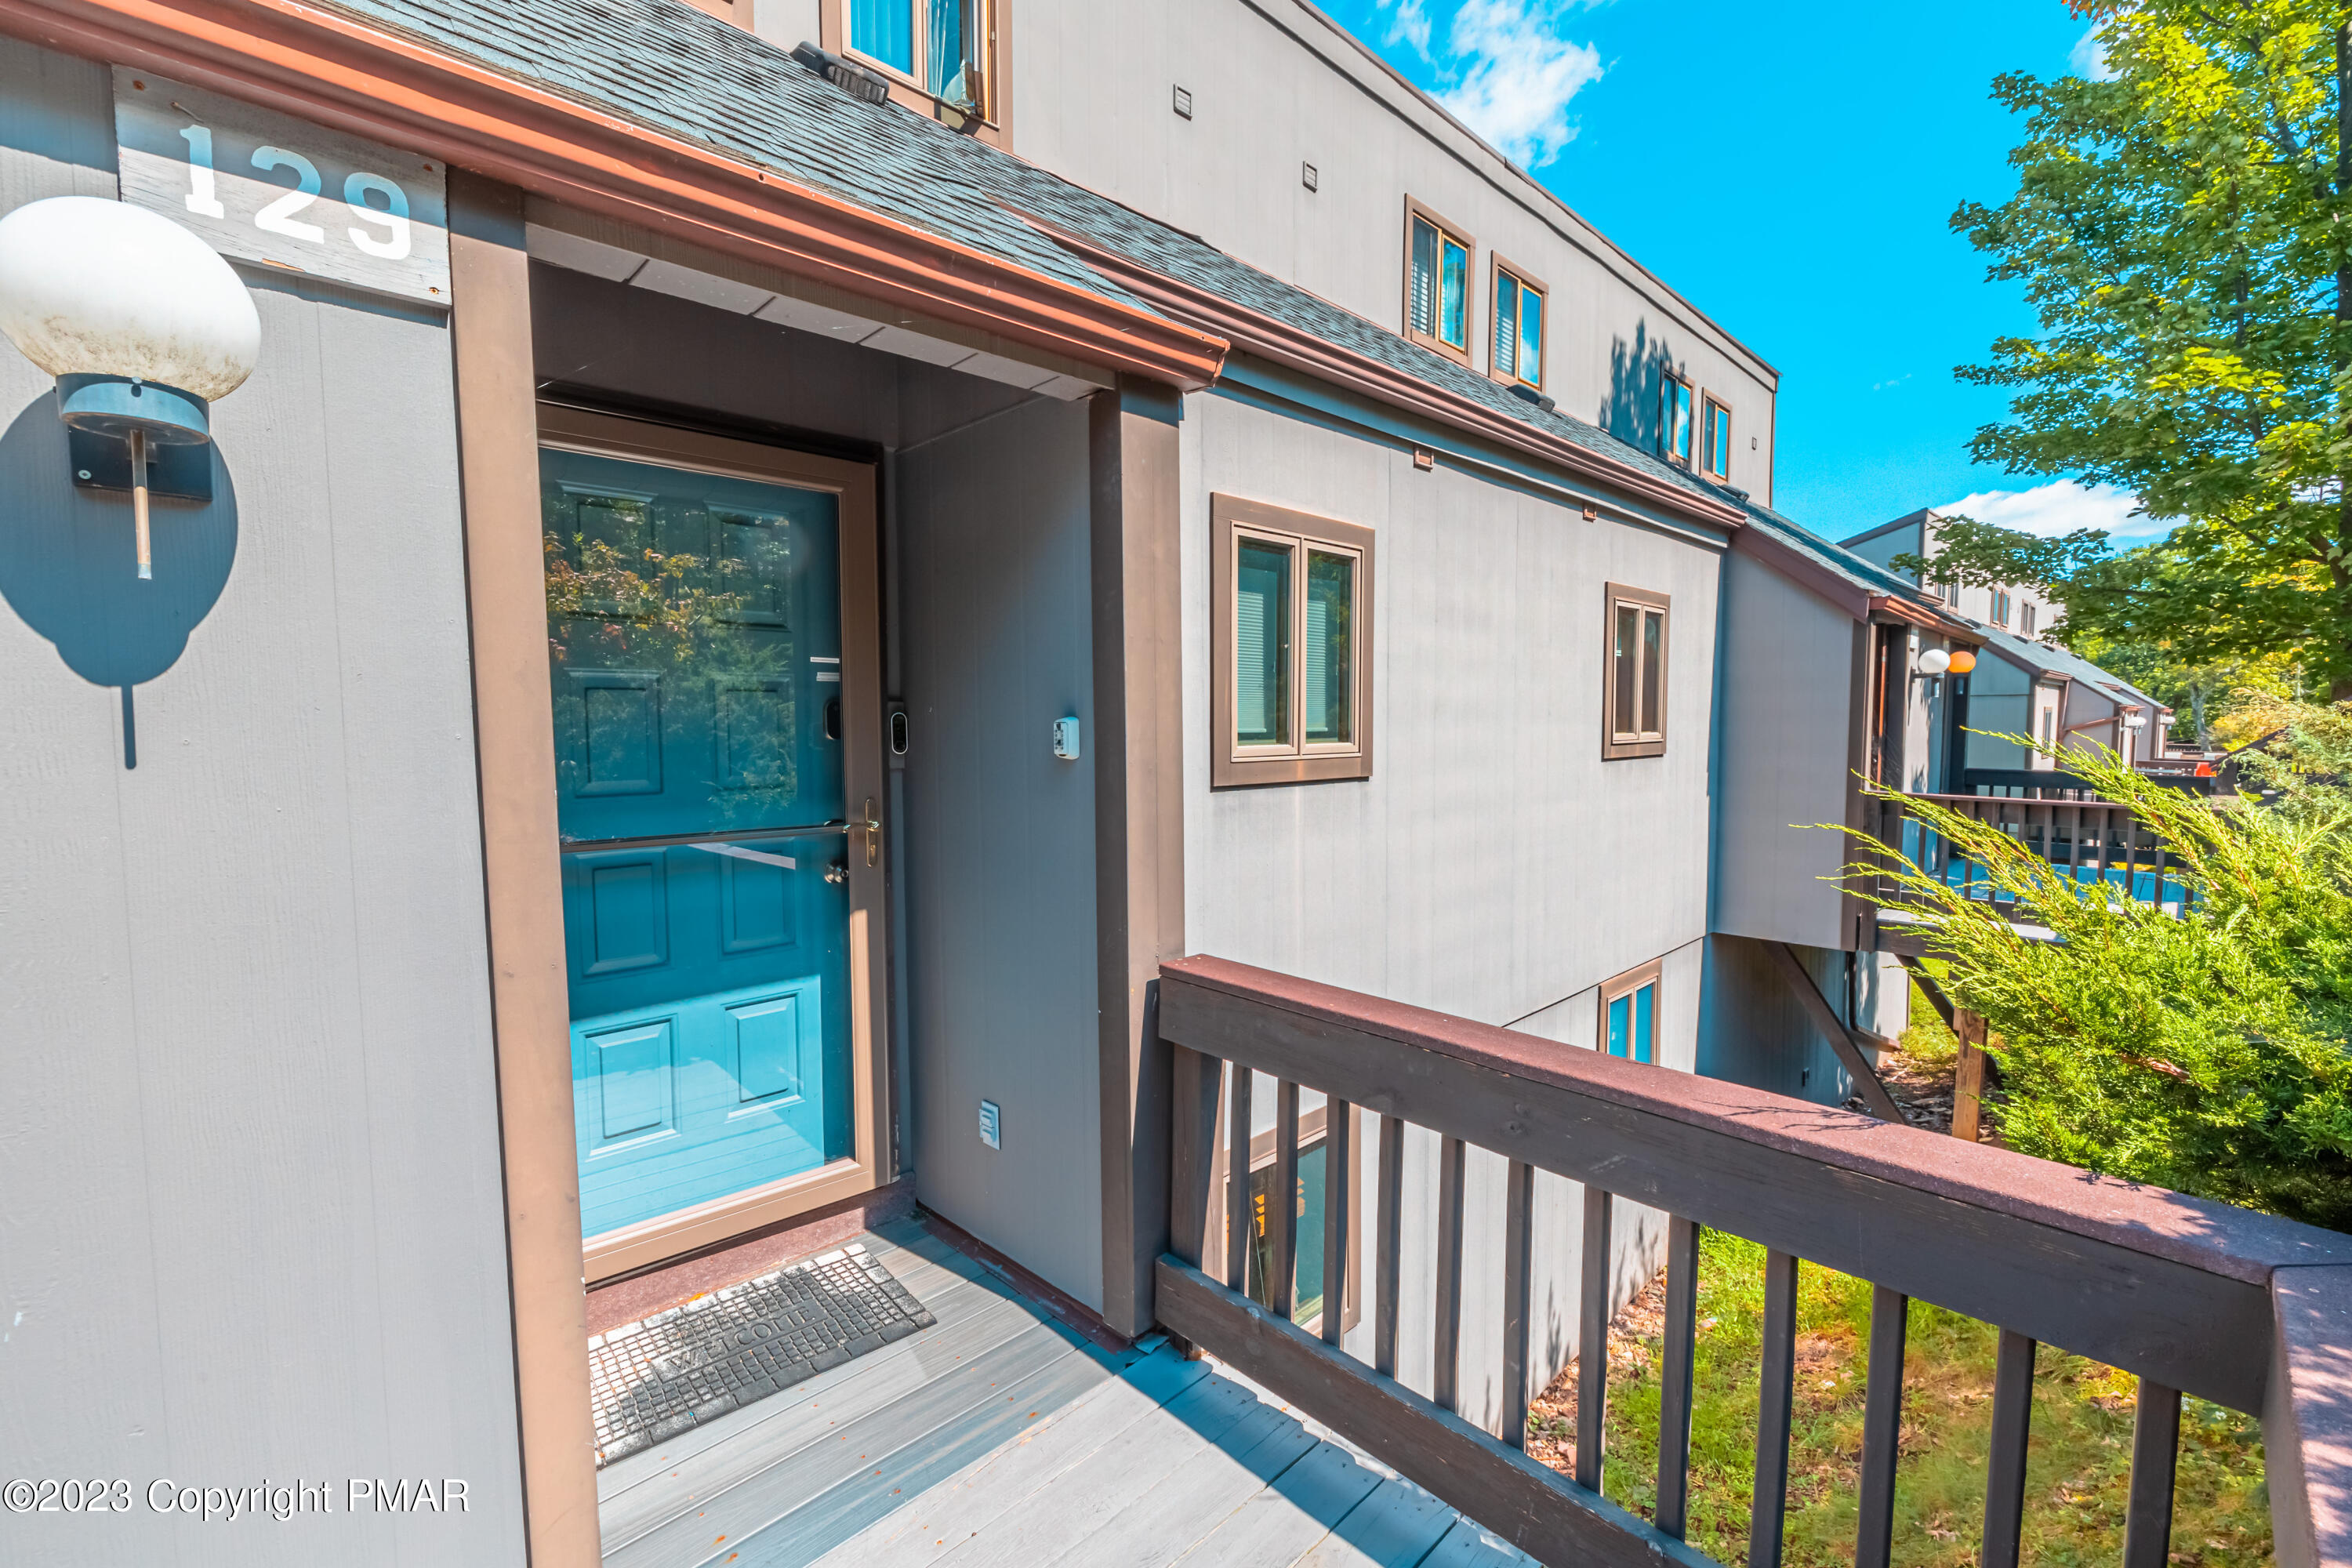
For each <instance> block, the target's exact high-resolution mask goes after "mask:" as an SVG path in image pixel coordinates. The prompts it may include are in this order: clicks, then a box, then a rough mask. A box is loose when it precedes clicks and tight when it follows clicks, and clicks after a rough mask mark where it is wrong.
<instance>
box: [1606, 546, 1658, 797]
mask: <svg viewBox="0 0 2352 1568" xmlns="http://www.w3.org/2000/svg"><path fill="white" fill-rule="evenodd" d="M1669 608H1670V605H1669V601H1668V600H1667V598H1666V595H1664V594H1653V593H1650V592H1649V591H1647V590H1646V589H1642V588H1628V587H1624V586H1622V584H1616V583H1612V584H1609V623H1608V637H1609V656H1608V658H1605V659H1603V660H1602V661H1601V664H1602V669H1603V678H1604V679H1605V681H1606V689H1604V690H1603V691H1602V693H1601V712H1602V714H1603V720H1602V729H1601V755H1602V756H1603V757H1656V756H1663V755H1664V754H1665V750H1666V633H1667V626H1666V616H1667V612H1668V610H1669Z"/></svg>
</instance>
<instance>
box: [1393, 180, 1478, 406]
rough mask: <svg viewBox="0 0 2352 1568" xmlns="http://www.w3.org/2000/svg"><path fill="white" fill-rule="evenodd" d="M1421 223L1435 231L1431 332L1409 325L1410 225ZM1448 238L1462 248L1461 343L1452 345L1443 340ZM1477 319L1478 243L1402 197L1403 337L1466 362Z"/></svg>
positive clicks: (1456, 226) (1464, 231)
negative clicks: (1434, 275) (1435, 270)
mask: <svg viewBox="0 0 2352 1568" xmlns="http://www.w3.org/2000/svg"><path fill="white" fill-rule="evenodd" d="M1415 223H1425V224H1427V225H1428V226H1430V227H1432V228H1433V229H1435V230H1436V231H1437V234H1438V247H1437V292H1436V295H1435V297H1434V302H1433V306H1432V308H1431V311H1430V319H1431V322H1432V324H1433V326H1434V327H1435V329H1436V330H1435V331H1431V332H1423V331H1418V330H1417V329H1415V328H1414V326H1413V324H1412V226H1413V225H1414V224H1415ZM1449 239H1450V240H1452V241H1453V242H1454V244H1456V245H1458V246H1460V247H1462V250H1463V263H1462V342H1461V343H1460V344H1459V345H1458V346H1457V345H1456V344H1454V343H1451V342H1447V341H1446V339H1445V243H1444V242H1445V241H1446V240H1449ZM1477 321H1478V242H1477V240H1475V239H1474V238H1473V237H1471V235H1470V231H1469V230H1468V229H1466V228H1464V227H1463V226H1461V225H1460V224H1457V223H1452V222H1449V221H1447V220H1446V219H1445V218H1444V217H1441V216H1438V214H1437V213H1436V212H1434V211H1433V210H1432V209H1431V207H1430V206H1429V205H1428V204H1427V203H1425V202H1420V201H1416V200H1414V199H1413V198H1412V197H1411V196H1407V197H1406V198H1405V199H1404V316H1403V321H1402V324H1403V327H1404V336H1405V338H1406V340H1407V341H1408V342H1416V343H1419V344H1420V345H1421V346H1422V347H1423V348H1425V349H1431V350H1433V351H1435V352H1436V353H1442V354H1444V356H1445V357H1446V358H1448V359H1450V360H1453V361H1454V362H1455V363H1459V364H1468V363H1471V361H1470V345H1471V342H1472V340H1473V339H1474V338H1475V336H1476V335H1477Z"/></svg>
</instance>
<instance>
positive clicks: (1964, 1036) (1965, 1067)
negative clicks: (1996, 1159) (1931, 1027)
mask: <svg viewBox="0 0 2352 1568" xmlns="http://www.w3.org/2000/svg"><path fill="white" fill-rule="evenodd" d="M1952 1033H1953V1034H1954V1035H1956V1036H1958V1037H1959V1042H1960V1053H1959V1056H1958V1058H1957V1059H1955V1060H1954V1062H1953V1063H1952V1136H1953V1137H1955V1138H1964V1139H1966V1140H1967V1141H1968V1142H1971V1143H1979V1142H1983V1141H1984V1083H1985V1054H1984V1044H1985V1021H1984V1016H1983V1015H1981V1014H1979V1013H1971V1012H1969V1010H1968V1009H1967V1008H1965V1007H1957V1008H1954V1009H1953V1011H1952Z"/></svg>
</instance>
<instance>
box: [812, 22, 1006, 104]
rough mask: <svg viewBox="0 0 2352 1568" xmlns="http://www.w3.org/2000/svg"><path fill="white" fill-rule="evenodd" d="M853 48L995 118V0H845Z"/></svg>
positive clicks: (919, 84)
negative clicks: (991, 74)
mask: <svg viewBox="0 0 2352 1568" xmlns="http://www.w3.org/2000/svg"><path fill="white" fill-rule="evenodd" d="M846 3H847V7H848V17H847V21H848V43H849V47H850V49H851V51H852V52H854V53H856V54H857V55H859V56H862V57H863V58H866V59H868V60H871V61H873V62H874V63H875V64H876V65H878V66H885V67H887V68H889V69H890V70H891V71H893V72H895V73H897V74H898V76H901V77H904V78H905V79H907V80H908V81H909V82H911V83H913V84H914V85H915V86H917V87H919V88H921V89H923V90H924V91H925V92H928V93H929V94H930V95H931V96H932V97H933V98H937V99H940V100H943V101H945V102H948V103H951V104H954V105H956V106H958V107H959V108H961V109H966V110H972V111H975V112H977V113H979V114H980V115H982V118H985V119H993V118H995V114H994V105H993V104H992V102H991V101H990V100H989V97H988V91H987V89H988V57H989V52H990V44H991V42H992V39H993V37H994V30H993V28H992V26H991V25H990V16H989V11H990V0H846Z"/></svg>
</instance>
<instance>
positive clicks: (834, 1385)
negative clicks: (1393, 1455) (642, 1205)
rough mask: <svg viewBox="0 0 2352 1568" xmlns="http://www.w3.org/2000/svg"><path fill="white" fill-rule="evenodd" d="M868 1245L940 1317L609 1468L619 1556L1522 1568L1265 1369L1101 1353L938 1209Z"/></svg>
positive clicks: (608, 1546)
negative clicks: (939, 1226) (1299, 1406)
mask: <svg viewBox="0 0 2352 1568" xmlns="http://www.w3.org/2000/svg"><path fill="white" fill-rule="evenodd" d="M866 1246H867V1247H868V1248H869V1249H871V1250H872V1251H873V1252H874V1253H875V1255H876V1256H877V1258H880V1259H881V1261H882V1262H883V1263H884V1264H885V1266H886V1267H887V1268H889V1269H890V1271H891V1273H892V1274H893V1275H894V1276H896V1277H897V1278H898V1279H899V1280H900V1281H901V1282H902V1283H904V1284H906V1286H907V1288H908V1289H909V1290H911V1291H913V1292H914V1294H915V1295H916V1297H917V1299H919V1300H921V1301H922V1302H923V1303H924V1305H925V1306H927V1307H929V1308H930V1309H931V1310H932V1312H933V1313H934V1315H935V1316H936V1317H937V1318H938V1319H939V1321H938V1322H937V1323H936V1324H934V1325H933V1326H932V1327H930V1328H929V1329H926V1330H924V1331H921V1332H920V1333H919V1334H913V1335H909V1336H908V1338H906V1339H904V1340H900V1341H898V1342H895V1343H893V1344H889V1345H886V1346H884V1347H883V1348H881V1349H880V1350H877V1351H874V1352H869V1353H868V1354H866V1355H863V1356H859V1357H857V1358H856V1359H855V1360H853V1361H850V1362H848V1363H845V1364H844V1365H842V1366H838V1367H835V1368H833V1369H831V1370H830V1371H828V1372H825V1373H820V1374H818V1375H817V1376H815V1377H813V1378H811V1379H809V1380H808V1381H807V1382H805V1383H803V1384H799V1385H796V1386H795V1387H793V1389H790V1390H788V1391H786V1392H784V1393H781V1394H774V1395H772V1396H771V1397H770V1398H768V1399H764V1400H761V1401H759V1402H757V1403H756V1404H753V1405H746V1406H744V1407H742V1408H741V1409H739V1410H735V1411H731V1412H730V1413H729V1414H728V1415H724V1416H721V1417H720V1418H719V1419H718V1420H716V1421H713V1422H711V1423H709V1424H708V1425H707V1426H699V1427H696V1428H693V1429H692V1430H690V1431H688V1432H685V1433H681V1434H679V1435H677V1436H676V1437H674V1438H673V1439H671V1440H670V1441H669V1442H667V1443H665V1444H663V1445H660V1446H659V1447H656V1448H654V1449H651V1450H648V1451H647V1452H646V1453H643V1454H638V1455H633V1456H631V1457H630V1458H627V1459H624V1460H621V1461H620V1462H619V1463H617V1464H614V1465H612V1466H610V1467H607V1468H606V1469H605V1471H604V1474H603V1475H602V1476H601V1477H600V1485H599V1492H600V1494H601V1500H602V1507H601V1509H600V1510H599V1511H600V1517H601V1521H602V1524H603V1528H604V1545H605V1552H604V1561H605V1563H607V1564H608V1565H609V1568H803V1565H804V1564H809V1563H824V1565H825V1568H883V1565H885V1564H887V1565H888V1568H1045V1565H1046V1564H1052V1563H1061V1564H1064V1565H1066V1568H1081V1565H1083V1568H1097V1565H1104V1568H1114V1565H1118V1564H1131V1565H1133V1568H1169V1565H1171V1564H1173V1563H1178V1562H1180V1561H1181V1562H1183V1563H1187V1564H1188V1565H1192V1564H1200V1565H1223V1564H1227V1563H1231V1564H1234V1565H1236V1568H1517V1565H1518V1564H1523V1563H1528V1562H1529V1561H1530V1560H1529V1559H1528V1558H1527V1557H1525V1556H1523V1555H1521V1554H1519V1553H1517V1552H1515V1551H1513V1550H1512V1549H1511V1548H1510V1547H1508V1546H1507V1545H1505V1544H1504V1543H1503V1542H1499V1541H1497V1540H1495V1539H1494V1538H1492V1537H1490V1536H1487V1535H1486V1533H1485V1532H1484V1531H1479V1530H1478V1529H1477V1528H1476V1527H1475V1526H1473V1525H1469V1524H1467V1523H1466V1522H1465V1521H1462V1520H1460V1518H1459V1516H1457V1515H1456V1514H1454V1511H1453V1510H1450V1509H1448V1508H1446V1507H1445V1505H1444V1504H1443V1503H1441V1502H1439V1501H1438V1500H1436V1499H1434V1498H1433V1497H1431V1496H1430V1495H1429V1494H1428V1493H1426V1492H1424V1491H1423V1490H1422V1489H1420V1488H1418V1487H1416V1486H1413V1485H1412V1483H1411V1482H1409V1481H1405V1480H1403V1479H1400V1478H1399V1477H1397V1476H1396V1475H1395V1474H1394V1473H1393V1472H1392V1471H1391V1470H1390V1469H1388V1468H1387V1467H1385V1466H1383V1465H1381V1464H1380V1463H1379V1462H1378V1461H1376V1460H1373V1459H1370V1458H1368V1457H1366V1456H1365V1455H1364V1454H1363V1453H1362V1452H1361V1451H1360V1450H1359V1449H1356V1448H1354V1447H1352V1446H1351V1445H1349V1444H1348V1443H1346V1442H1345V1441H1343V1440H1340V1439H1339V1438H1337V1437H1335V1436H1333V1435H1332V1434H1331V1433H1329V1432H1328V1431H1327V1430H1326V1429H1324V1428H1323V1427H1322V1426H1320V1425H1318V1423H1315V1422H1313V1421H1310V1420H1307V1419H1304V1418H1303V1417H1301V1416H1300V1415H1299V1414H1298V1413H1297V1412H1295V1411H1292V1410H1290V1409H1288V1408H1286V1407H1285V1406H1284V1405H1282V1403H1281V1402H1280V1401H1278V1400H1276V1399H1275V1398H1274V1397H1273V1396H1272V1395H1270V1394H1267V1393H1266V1392H1265V1390H1263V1389H1261V1388H1259V1387H1258V1386H1257V1385H1255V1384H1252V1383H1250V1382H1249V1381H1248V1380H1247V1379H1245V1378H1242V1377H1239V1376H1238V1375H1236V1374H1234V1373H1233V1372H1232V1371H1231V1370H1230V1369H1227V1368H1224V1367H1222V1366H1219V1365H1217V1364H1216V1363H1210V1362H1199V1361H1193V1362H1188V1361H1185V1360H1184V1359H1182V1357H1181V1355H1180V1354H1179V1353H1178V1352H1177V1351H1176V1350H1175V1348H1174V1347H1172V1346H1171V1345H1168V1344H1167V1343H1166V1342H1162V1341H1156V1340H1154V1341H1146V1342H1144V1344H1142V1345H1140V1346H1138V1347H1136V1348H1133V1349H1130V1350H1128V1351H1125V1352H1106V1351H1103V1350H1101V1349H1099V1348H1097V1346H1096V1345H1094V1344H1092V1343H1089V1342H1087V1341H1086V1340H1084V1339H1082V1338H1080V1337H1079V1336H1078V1335H1077V1334H1076V1333H1074V1332H1073V1331H1071V1330H1070V1329H1069V1328H1068V1327H1066V1326H1065V1325H1064V1324H1063V1323H1062V1322H1060V1321H1057V1320H1056V1319H1055V1316H1054V1315H1053V1314H1052V1313H1051V1312H1049V1311H1048V1310H1046V1309H1045V1307H1043V1306H1042V1305H1040V1304H1039V1303H1037V1302H1035V1301H1033V1300H1028V1299H1026V1298H1024V1297H1023V1296H1022V1295H1020V1294H1019V1293H1018V1292H1017V1291H1016V1290H1015V1289H1013V1287H1012V1285H1011V1284H1010V1282H1009V1281H1007V1280H1006V1279H1004V1278H1003V1276H1002V1275H1000V1274H998V1273H997V1272H996V1271H995V1270H993V1269H992V1268H988V1267H986V1266H984V1265H982V1264H981V1263H979V1262H977V1261H976V1260H974V1259H972V1258H969V1257H967V1256H965V1255H964V1254H962V1253H961V1252H958V1251H956V1250H955V1249H954V1248H952V1247H947V1246H946V1245H945V1244H944V1243H942V1242H940V1240H939V1239H938V1238H937V1237H934V1236H932V1235H931V1234H930V1233H929V1231H928V1230H926V1229H925V1228H924V1226H923V1225H922V1223H921V1222H920V1220H919V1219H917V1220H908V1221H900V1222H896V1223H894V1224H892V1225H890V1226H885V1227H883V1230H882V1233H881V1234H880V1235H878V1236H869V1237H866Z"/></svg>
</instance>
